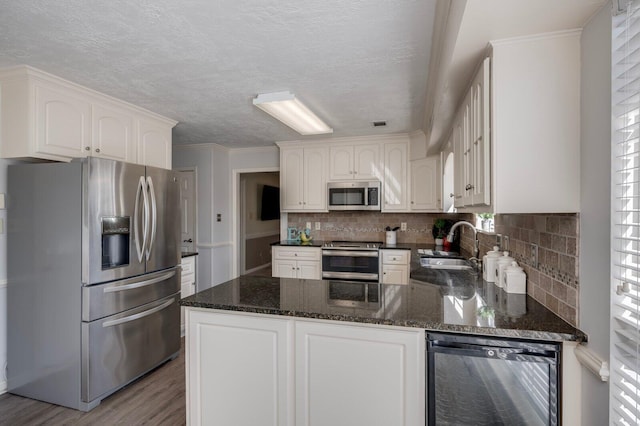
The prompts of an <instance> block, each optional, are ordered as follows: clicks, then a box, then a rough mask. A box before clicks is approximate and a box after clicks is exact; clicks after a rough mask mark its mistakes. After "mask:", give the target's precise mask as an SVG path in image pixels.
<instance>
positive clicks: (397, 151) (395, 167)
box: [382, 142, 409, 211]
mask: <svg viewBox="0 0 640 426" xmlns="http://www.w3.org/2000/svg"><path fill="white" fill-rule="evenodd" d="M407 154H408V153H407V143H406V142H393V143H386V144H384V191H383V192H384V193H383V200H384V202H383V204H382V211H407V210H408V206H409V203H408V198H409V196H408V195H409V194H408V193H409V191H408V185H407V183H408V170H407V159H408V156H407Z"/></svg>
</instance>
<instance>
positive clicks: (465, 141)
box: [462, 93, 473, 206]
mask: <svg viewBox="0 0 640 426" xmlns="http://www.w3.org/2000/svg"><path fill="white" fill-rule="evenodd" d="M471 107H472V103H471V93H468V94H467V97H466V98H465V102H464V105H463V106H462V149H463V155H462V179H463V181H462V182H463V184H464V192H463V193H462V205H463V206H470V205H471V204H472V198H471V195H472V192H471V190H472V189H473V151H472V150H471V146H472V140H473V135H472V132H473V125H472V122H471V118H472V115H473V114H472V111H471Z"/></svg>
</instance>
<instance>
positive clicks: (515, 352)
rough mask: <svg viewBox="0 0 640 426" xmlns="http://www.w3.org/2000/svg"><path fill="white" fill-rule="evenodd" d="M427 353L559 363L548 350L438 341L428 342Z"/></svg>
mask: <svg viewBox="0 0 640 426" xmlns="http://www.w3.org/2000/svg"><path fill="white" fill-rule="evenodd" d="M427 351H428V352H434V353H442V354H448V355H461V356H472V357H476V358H494V359H500V360H507V361H524V362H540V363H547V364H555V363H556V362H557V352H554V351H546V350H540V351H532V350H529V349H526V348H508V347H496V346H481V345H469V344H464V343H450V342H442V341H437V342H428V344H427Z"/></svg>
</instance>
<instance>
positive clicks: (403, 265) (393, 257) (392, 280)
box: [380, 249, 411, 284]
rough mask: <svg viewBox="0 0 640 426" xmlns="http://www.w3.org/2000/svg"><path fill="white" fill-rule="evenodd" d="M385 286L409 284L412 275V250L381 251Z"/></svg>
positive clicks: (382, 274)
mask: <svg viewBox="0 0 640 426" xmlns="http://www.w3.org/2000/svg"><path fill="white" fill-rule="evenodd" d="M380 257H381V266H380V269H381V274H380V276H381V277H382V283H383V284H408V283H409V275H410V270H411V269H410V266H409V263H410V260H411V251H410V250H389V249H383V250H380Z"/></svg>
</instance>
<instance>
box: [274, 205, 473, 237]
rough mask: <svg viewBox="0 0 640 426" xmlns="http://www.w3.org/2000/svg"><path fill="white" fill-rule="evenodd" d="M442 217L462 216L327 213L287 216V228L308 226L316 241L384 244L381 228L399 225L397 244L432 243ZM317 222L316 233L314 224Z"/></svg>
mask: <svg viewBox="0 0 640 426" xmlns="http://www.w3.org/2000/svg"><path fill="white" fill-rule="evenodd" d="M440 217H444V218H447V219H453V220H462V219H463V218H464V217H465V215H463V214H450V213H447V214H444V213H433V214H432V213H380V212H330V213H289V214H288V219H287V220H288V226H294V227H296V228H298V229H304V228H305V227H306V223H307V222H310V223H311V235H312V236H313V238H314V239H316V240H324V241H335V240H359V241H385V228H386V227H387V226H389V227H391V228H395V227H396V226H400V224H401V223H402V222H405V223H406V224H407V230H406V231H400V230H398V233H397V237H396V238H397V242H398V243H417V244H421V243H422V244H433V243H434V239H433V235H432V233H431V229H432V228H433V222H434V221H435V219H437V218H440ZM316 222H320V228H321V229H320V230H316V229H315V223H316Z"/></svg>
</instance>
